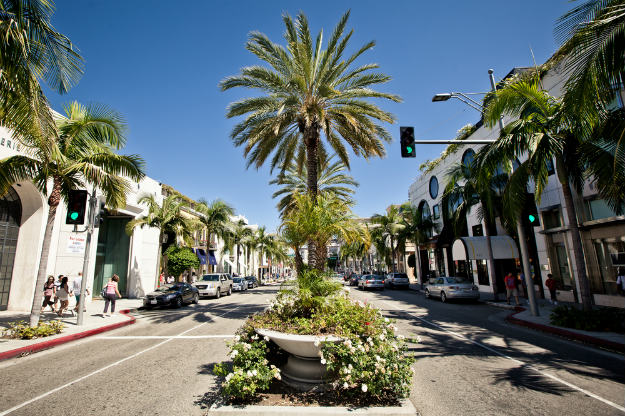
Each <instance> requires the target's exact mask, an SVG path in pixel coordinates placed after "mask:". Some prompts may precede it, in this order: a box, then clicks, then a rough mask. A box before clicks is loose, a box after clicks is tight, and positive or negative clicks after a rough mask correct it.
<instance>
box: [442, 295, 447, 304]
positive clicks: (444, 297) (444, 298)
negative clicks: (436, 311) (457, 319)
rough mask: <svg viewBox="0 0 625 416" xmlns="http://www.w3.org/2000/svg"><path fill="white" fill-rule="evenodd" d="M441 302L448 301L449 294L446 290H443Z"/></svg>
mask: <svg viewBox="0 0 625 416" xmlns="http://www.w3.org/2000/svg"><path fill="white" fill-rule="evenodd" d="M441 302H443V303H444V302H447V295H446V294H445V292H441Z"/></svg>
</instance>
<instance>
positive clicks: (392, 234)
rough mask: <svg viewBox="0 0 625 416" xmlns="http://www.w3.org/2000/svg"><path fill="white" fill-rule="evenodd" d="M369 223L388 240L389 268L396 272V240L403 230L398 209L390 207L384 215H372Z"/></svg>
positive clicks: (397, 207) (395, 206) (394, 206)
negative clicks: (389, 251)
mask: <svg viewBox="0 0 625 416" xmlns="http://www.w3.org/2000/svg"><path fill="white" fill-rule="evenodd" d="M371 223H372V224H374V225H377V226H378V228H379V229H380V231H381V233H382V235H383V236H384V237H386V238H387V239H388V240H389V243H390V250H391V267H392V270H393V272H395V271H396V267H395V260H396V250H397V245H396V242H397V239H398V237H399V234H400V232H401V231H402V230H403V229H404V225H403V224H402V217H401V212H400V207H399V206H397V205H391V206H390V207H389V208H388V210H387V213H386V215H383V214H374V215H373V216H372V217H371Z"/></svg>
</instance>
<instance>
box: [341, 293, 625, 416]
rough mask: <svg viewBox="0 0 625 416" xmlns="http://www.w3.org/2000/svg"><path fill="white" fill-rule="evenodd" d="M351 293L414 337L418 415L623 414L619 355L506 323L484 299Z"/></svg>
mask: <svg viewBox="0 0 625 416" xmlns="http://www.w3.org/2000/svg"><path fill="white" fill-rule="evenodd" d="M352 296H353V297H355V298H358V299H361V300H363V301H365V300H366V301H367V302H370V303H372V304H374V305H375V306H377V307H379V308H381V309H383V310H384V313H385V315H387V316H389V317H392V318H395V319H396V320H397V324H398V327H399V331H400V332H401V333H403V334H404V335H406V336H411V337H420V339H421V342H420V343H418V344H416V345H413V348H412V351H413V352H414V353H415V355H416V358H417V362H416V364H415V367H414V368H415V378H414V383H413V389H412V393H411V396H410V399H411V400H412V402H413V404H414V405H415V407H416V408H417V409H418V410H419V411H420V413H421V414H422V415H424V416H434V415H523V416H527V415H558V416H563V415H593V416H599V415H619V414H620V415H624V414H625V360H624V357H623V356H622V355H618V354H613V353H610V352H606V351H602V350H598V349H595V348H591V347H588V346H585V345H581V344H578V343H575V342H572V341H567V340H564V339H561V338H558V337H555V336H552V335H550V334H544V333H541V332H537V331H534V330H531V329H526V328H523V327H519V326H516V325H512V324H508V323H507V322H505V321H504V318H505V316H506V315H507V314H508V313H510V312H509V311H505V310H502V309H498V308H494V307H491V306H487V305H484V304H474V303H453V304H449V303H445V304H443V303H441V302H440V301H438V300H430V299H425V298H424V296H423V295H421V294H418V293H417V292H414V291H407V290H389V289H386V290H385V291H383V292H360V291H358V290H356V289H353V290H352ZM619 407H620V409H619Z"/></svg>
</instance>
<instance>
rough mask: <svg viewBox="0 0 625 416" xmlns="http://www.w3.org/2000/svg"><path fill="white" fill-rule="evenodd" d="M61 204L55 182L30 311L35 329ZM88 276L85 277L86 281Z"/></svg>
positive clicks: (39, 313)
mask: <svg viewBox="0 0 625 416" xmlns="http://www.w3.org/2000/svg"><path fill="white" fill-rule="evenodd" d="M60 202H61V183H60V182H59V181H58V180H56V178H55V180H54V185H53V188H52V193H51V194H50V197H49V198H48V222H47V223H46V231H45V233H44V235H43V247H41V255H40V257H39V270H38V272H37V282H36V283H35V293H34V295H33V305H32V308H31V309H30V326H31V327H35V326H37V325H38V324H39V316H40V315H41V300H42V299H43V290H42V288H43V285H44V284H45V282H46V269H47V267H48V257H49V255H50V243H51V241H52V231H53V229H54V220H55V218H56V209H57V207H58V206H59V203H60ZM86 278H87V276H84V279H86Z"/></svg>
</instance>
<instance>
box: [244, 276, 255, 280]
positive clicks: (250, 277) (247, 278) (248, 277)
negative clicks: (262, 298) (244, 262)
mask: <svg viewBox="0 0 625 416" xmlns="http://www.w3.org/2000/svg"><path fill="white" fill-rule="evenodd" d="M245 280H254V276H245Z"/></svg>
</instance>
